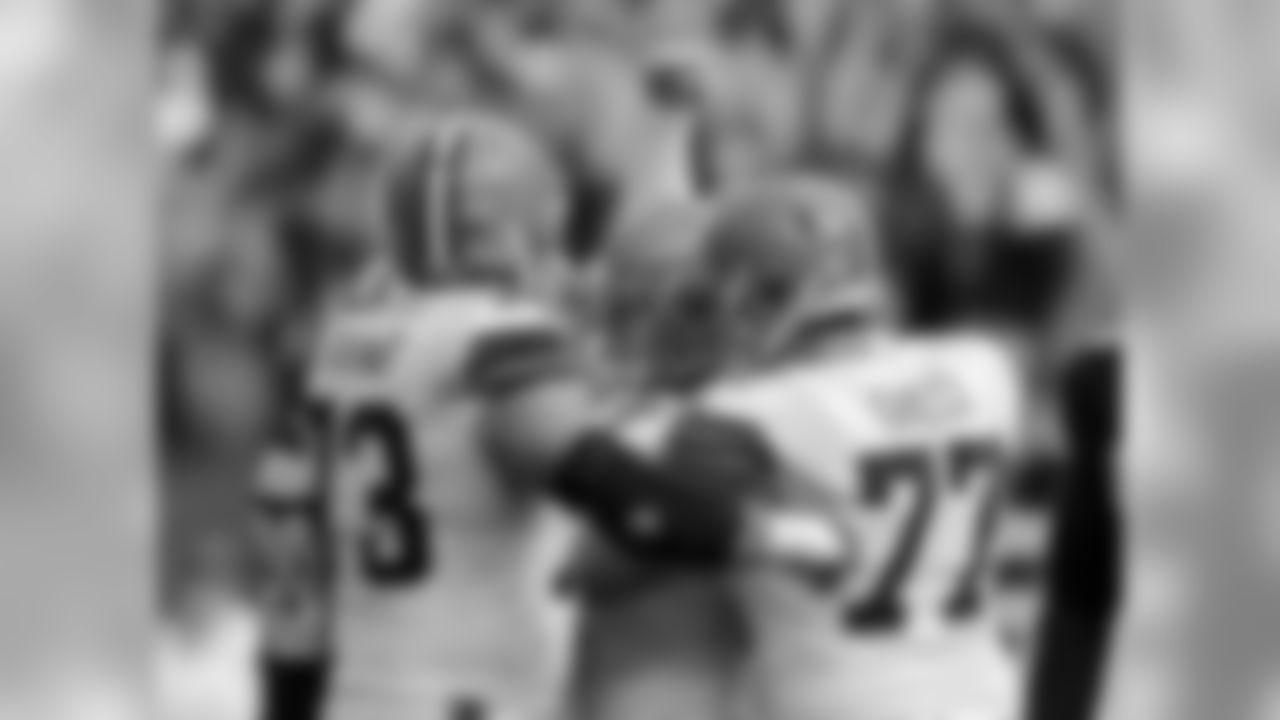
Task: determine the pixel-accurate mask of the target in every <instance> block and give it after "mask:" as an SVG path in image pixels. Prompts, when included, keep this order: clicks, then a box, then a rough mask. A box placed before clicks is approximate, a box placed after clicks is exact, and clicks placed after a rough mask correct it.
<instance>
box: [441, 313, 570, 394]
mask: <svg viewBox="0 0 1280 720" xmlns="http://www.w3.org/2000/svg"><path fill="white" fill-rule="evenodd" d="M582 367H583V355H582V351H581V348H580V346H579V344H578V343H577V342H576V341H575V339H574V338H573V337H572V334H571V333H569V332H568V331H567V330H566V329H565V328H563V327H560V326H557V325H554V324H550V323H537V324H535V323H528V324H522V325H515V326H512V327H507V328H501V329H496V330H493V331H491V332H489V333H487V334H486V335H485V336H484V337H482V338H480V339H479V341H477V342H476V343H475V345H474V347H473V348H472V350H471V353H470V355H469V356H468V358H467V360H466V367H465V369H464V373H465V377H466V383H467V386H468V387H469V388H471V389H472V390H473V391H474V392H476V393H477V394H479V395H484V396H503V395H510V394H512V393H515V392H519V391H520V390H523V389H525V388H528V387H531V386H533V385H536V384H538V383H540V382H544V381H548V380H553V379H557V378H561V377H568V376H571V375H574V374H576V373H577V372H578V371H580V370H581V369H582Z"/></svg>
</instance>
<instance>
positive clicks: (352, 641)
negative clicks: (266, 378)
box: [309, 291, 573, 720]
mask: <svg viewBox="0 0 1280 720" xmlns="http://www.w3.org/2000/svg"><path fill="white" fill-rule="evenodd" d="M560 330H561V328H559V327H557V325H556V324H555V323H554V322H552V319H551V318H550V317H548V316H547V315H544V314H543V313H542V312H540V311H539V308H535V307H532V306H530V305H526V304H522V303H519V302H518V301H515V300H511V299H506V298H503V297H501V296H498V295H495V294H491V293H487V292H478V291H476V292H468V291H442V292H438V293H434V294H430V295H417V296H416V297H408V298H402V299H400V300H399V301H392V302H388V303H385V304H380V305H377V306H373V307H371V308H367V309H364V310H356V311H353V312H349V313H345V314H338V315H337V316H336V317H334V318H333V322H332V324H331V325H330V326H329V327H328V328H327V329H326V332H325V334H324V335H323V337H322V339H321V342H320V344H319V348H318V351H317V355H316V365H315V368H314V370H313V374H312V376H311V377H310V378H309V381H310V388H309V392H310V397H311V402H312V407H311V413H312V427H313V432H314V433H315V434H316V436H315V438H314V439H315V442H316V446H317V448H318V449H319V450H320V452H321V453H322V454H323V465H324V466H325V468H326V471H325V473H324V475H325V477H326V484H327V490H326V494H327V498H328V507H329V510H328V521H329V525H330V529H331V537H330V539H329V542H330V545H331V556H332V565H333V573H334V581H333V582H334V588H333V591H334V599H333V605H334V611H333V612H334V628H333V647H332V660H333V662H334V668H333V671H334V674H333V679H332V682H331V684H330V687H329V688H328V702H327V708H326V712H325V717H326V718H327V719H328V720H470V719H475V720H485V719H489V718H493V719H495V720H502V719H503V718H531V719H538V718H545V717H549V716H551V715H553V714H554V713H555V712H556V711H557V708H556V705H557V703H558V702H559V701H560V700H561V690H562V687H561V682H562V679H563V674H564V671H565V668H564V666H565V664H566V654H567V643H568V640H569V633H570V630H571V626H572V622H573V617H572V614H571V611H570V609H569V607H568V606H567V605H566V603H565V601H564V599H563V598H562V597H561V596H559V595H558V594H557V593H556V587H555V580H556V577H557V575H558V573H559V571H560V569H561V564H562V563H563V562H564V561H565V560H564V557H565V556H566V555H567V554H568V552H569V551H570V549H571V543H572V541H573V538H572V527H573V526H572V525H571V524H570V523H569V521H568V519H567V518H566V517H564V516H562V515H560V514H559V513H558V511H557V510H556V509H555V508H553V507H552V506H550V505H549V504H548V503H546V502H544V501H542V500H540V499H539V498H538V497H537V496H536V494H534V493H532V492H522V491H521V490H520V489H519V488H518V487H515V486H514V485H512V484H507V483H504V481H503V479H502V478H500V477H499V475H498V474H497V473H496V472H495V471H494V469H493V468H492V467H491V465H490V460H489V458H488V457H487V456H486V454H485V452H484V450H483V448H482V446H481V444H480V438H479V422H480V418H481V415H482V410H483V403H484V402H485V400H484V396H483V394H482V393H481V392H479V390H478V389H477V386H476V382H477V378H478V376H480V375H489V376H492V375H493V374H494V373H495V372H501V369H502V368H503V367H504V366H505V367H506V368H507V369H511V368H521V367H522V366H523V370H522V371H528V370H529V368H530V366H531V365H532V364H536V363H538V362H540V358H544V357H546V356H547V351H548V350H549V349H552V348H554V347H555V346H556V344H557V343H559V342H560V341H561V340H563V336H562V335H561V334H560Z"/></svg>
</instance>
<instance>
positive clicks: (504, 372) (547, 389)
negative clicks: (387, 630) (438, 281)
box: [472, 332, 844, 567]
mask: <svg viewBox="0 0 1280 720" xmlns="http://www.w3.org/2000/svg"><path fill="white" fill-rule="evenodd" d="M472 370H473V372H472V377H473V386H474V388H475V390H476V391H478V392H481V393H483V394H484V395H485V396H486V397H487V400H488V402H487V407H488V411H487V417H486V418H485V424H486V430H487V440H488V442H489V446H490V448H491V452H492V456H493V458H494V460H495V462H496V463H498V464H500V465H501V466H502V467H503V468H504V469H505V470H506V471H507V474H508V475H509V476H511V477H513V478H521V479H524V480H526V481H530V482H536V483H537V484H538V485H539V487H541V488H543V489H544V490H545V491H546V492H548V493H549V494H550V495H551V496H552V497H554V498H556V499H557V500H558V501H559V502H560V503H562V504H563V505H564V506H566V507H568V508H570V509H571V510H573V511H574V512H575V513H577V514H579V515H580V516H582V517H584V518H586V519H587V520H588V521H589V522H591V523H592V525H594V526H595V527H596V529H597V530H598V531H599V532H600V533H601V534H602V535H603V536H604V537H606V538H607V539H609V540H610V541H611V542H613V543H615V544H616V545H617V546H618V547H619V548H620V549H622V550H624V551H626V552H628V553H632V554H635V555H636V556H638V557H640V558H643V559H651V560H654V561H658V562H665V563H674V564H680V565H689V566H698V567H708V566H712V567H717V566H723V565H726V564H728V563H731V562H735V561H739V560H746V561H762V562H773V563H793V564H798V565H822V564H825V563H831V564H835V563H838V562H839V561H840V559H841V558H842V557H843V555H844V547H843V542H842V539H841V537H840V535H839V533H838V532H837V531H836V530H835V529H834V528H832V527H830V526H829V524H828V523H827V522H826V521H825V519H821V518H818V517H816V516H811V515H808V514H801V513H789V512H786V511H782V510H774V509H769V508H766V507H765V506H763V505H758V504H756V503H754V502H751V501H749V500H747V499H746V498H744V497H743V496H741V495H738V494H734V493H729V492H724V491H723V488H725V487H728V486H730V485H731V484H732V483H729V482H718V483H708V482H706V481H705V479H704V478H700V477H694V476H691V475H690V474H688V473H686V472H682V471H681V470H680V469H679V468H678V467H674V466H670V464H668V463H658V462H656V461H653V460H650V459H648V458H646V457H644V456H642V455H641V454H640V453H638V452H636V451H634V450H632V449H631V448H629V447H628V446H627V445H626V444H625V443H624V442H623V441H622V440H621V439H620V438H619V436H618V434H616V433H615V432H614V431H613V427H614V426H615V422H616V413H615V412H613V410H612V409H611V407H610V403H609V402H608V401H607V400H604V399H603V396H602V394H601V393H600V392H598V391H597V390H596V388H595V387H594V386H593V384H592V383H591V382H590V380H589V379H588V377H589V376H588V374H586V373H584V372H583V370H584V368H583V367H582V364H581V363H580V361H579V358H578V357H577V353H576V352H574V351H573V349H572V347H571V346H570V345H569V344H567V343H566V342H565V339H564V338H563V337H562V336H557V335H555V334H551V333H539V332H529V333H522V334H510V335H508V336H506V337H502V338H495V339H494V340H493V341H491V342H490V343H487V344H486V345H485V346H484V347H483V348H481V349H480V350H479V352H478V353H477V355H476V357H475V362H473V363H472Z"/></svg>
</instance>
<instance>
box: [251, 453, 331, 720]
mask: <svg viewBox="0 0 1280 720" xmlns="http://www.w3.org/2000/svg"><path fill="white" fill-rule="evenodd" d="M311 470H312V469H311V467H310V462H309V460H308V458H307V456H306V454H305V452H303V450H302V448H301V447H296V446H294V445H293V444H287V445H285V446H283V447H277V448H275V449H273V450H272V451H271V452H270V453H269V454H268V455H267V457H266V458H265V459H264V463H263V466H262V468H261V471H260V475H259V482H258V487H257V493H256V497H255V512H254V515H255V522H254V526H255V532H254V551H255V553H254V554H255V557H256V567H257V569H258V573H257V574H258V582H257V586H258V601H259V608H260V612H261V616H262V618H263V627H264V637H263V643H262V650H261V658H260V669H261V677H260V682H261V687H262V692H263V696H262V697H263V715H264V717H266V718H268V719H273V718H297V719H298V720H311V719H314V718H317V717H318V711H319V707H320V700H321V697H322V694H323V686H324V681H325V675H326V672H327V657H326V651H325V645H324V636H325V632H324V628H325V623H326V622H327V597H326V595H327V593H326V587H325V583H324V577H325V572H324V560H325V558H324V552H323V537H322V527H321V517H322V505H321V497H320V493H319V492H318V490H319V488H318V487H317V486H316V484H315V482H316V477H315V473H313V472H312V471H311Z"/></svg>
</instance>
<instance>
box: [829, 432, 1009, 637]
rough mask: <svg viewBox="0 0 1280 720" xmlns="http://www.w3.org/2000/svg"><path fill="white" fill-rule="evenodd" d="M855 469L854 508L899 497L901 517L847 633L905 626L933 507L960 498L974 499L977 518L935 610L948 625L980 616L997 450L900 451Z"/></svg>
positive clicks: (996, 494) (995, 497) (852, 611)
mask: <svg viewBox="0 0 1280 720" xmlns="http://www.w3.org/2000/svg"><path fill="white" fill-rule="evenodd" d="M857 469H858V470H859V471H860V472H858V477H859V478H860V480H861V482H860V493H861V495H860V497H859V498H858V500H859V501H860V502H861V503H863V504H865V505H866V506H867V507H868V508H871V509H875V508H877V507H880V506H883V505H884V504H886V503H889V502H893V501H894V499H896V498H899V497H902V496H905V497H906V498H907V500H906V503H907V512H906V514H905V517H904V518H903V520H902V522H901V523H900V524H899V525H898V526H897V527H896V528H894V530H893V532H894V533H895V536H894V537H893V539H892V544H891V546H890V551H889V555H888V557H887V559H886V561H885V563H884V565H883V566H882V567H881V568H879V574H878V575H877V576H876V577H874V578H873V579H872V582H871V584H870V586H869V590H868V591H867V592H866V593H865V594H864V596H863V597H862V599H861V600H860V601H858V602H857V603H855V604H854V605H853V606H852V607H850V608H849V609H848V610H847V612H846V615H845V620H846V623H847V625H848V627H849V628H850V629H852V630H854V631H857V632H864V633H866V632H874V633H880V632H892V631H895V630H898V629H899V628H900V627H901V626H902V625H903V624H904V623H905V622H906V621H907V620H908V618H907V617H906V616H905V615H906V601H905V598H904V595H905V593H906V589H907V587H908V585H909V584H910V583H911V582H912V579H913V573H914V572H915V571H916V568H917V565H918V563H919V559H920V554H921V553H922V552H924V551H925V550H926V548H927V537H928V533H929V531H930V529H931V528H932V527H933V526H934V524H935V514H936V513H937V512H938V511H939V506H940V505H945V504H947V503H949V502H954V499H955V498H956V497H957V496H960V495H964V496H966V497H969V498H975V499H977V500H978V502H979V505H978V512H977V515H976V516H975V519H974V522H973V525H972V535H971V537H970V538H968V539H967V541H968V543H969V547H968V548H967V561H966V562H965V564H964V566H963V568H962V569H961V571H960V572H959V573H958V574H957V576H956V577H955V579H954V583H953V585H952V589H951V591H950V593H949V595H948V596H947V597H946V598H945V599H944V600H943V601H942V607H940V608H938V610H939V611H940V612H941V613H942V614H943V617H945V618H947V619H949V620H952V621H962V620H965V619H967V618H969V617H972V616H973V615H974V614H975V613H976V612H977V611H978V610H979V609H980V604H981V599H982V581H983V579H984V577H985V576H986V575H987V569H988V566H989V563H990V559H991V545H992V540H993V539H994V534H995V533H994V530H995V524H996V519H997V517H996V514H997V511H998V507H999V502H998V501H999V498H1000V488H1001V486H1002V483H1001V482H1000V481H1001V479H1002V478H1003V474H1004V462H1003V454H1002V453H1001V451H1000V449H999V448H998V447H997V446H996V445H995V444H993V443H989V442H980V441H961V442H957V443H954V444H952V445H948V446H944V447H943V448H941V449H940V450H939V449H937V448H931V449H925V448H919V447H908V448H903V449H894V450H889V451H884V452H880V453H876V454H872V455H869V456H866V457H864V458H863V459H862V461H861V463H860V464H859V465H858V468H857ZM899 502H901V501H899Z"/></svg>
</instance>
